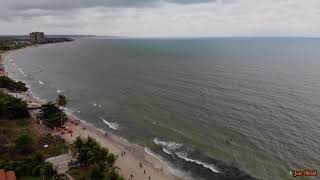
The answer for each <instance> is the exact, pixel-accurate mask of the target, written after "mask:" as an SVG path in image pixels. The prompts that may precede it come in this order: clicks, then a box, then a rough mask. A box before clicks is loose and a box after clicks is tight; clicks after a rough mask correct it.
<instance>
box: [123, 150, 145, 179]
mask: <svg viewBox="0 0 320 180" xmlns="http://www.w3.org/2000/svg"><path fill="white" fill-rule="evenodd" d="M125 154H126V152H125V151H124V152H122V153H121V156H124V155H125ZM139 167H140V168H142V163H141V162H139ZM143 174H146V170H145V169H144V170H143ZM130 179H133V174H130ZM148 180H151V176H150V175H149V177H148Z"/></svg>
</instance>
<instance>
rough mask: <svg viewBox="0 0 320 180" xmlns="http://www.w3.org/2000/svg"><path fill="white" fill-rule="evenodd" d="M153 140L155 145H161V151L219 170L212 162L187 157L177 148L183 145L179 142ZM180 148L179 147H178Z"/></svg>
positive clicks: (212, 169)
mask: <svg viewBox="0 0 320 180" xmlns="http://www.w3.org/2000/svg"><path fill="white" fill-rule="evenodd" d="M153 142H154V143H155V144H156V145H159V146H161V147H162V150H163V152H165V153H167V154H175V155H177V156H178V157H179V158H181V159H184V160H185V161H188V162H193V163H196V164H198V165H202V166H203V167H205V168H208V169H210V170H211V171H213V172H215V173H219V171H218V170H217V168H216V167H215V166H214V165H213V164H208V163H205V162H202V161H198V160H194V159H191V158H188V154H187V153H185V152H179V149H180V148H181V147H182V146H183V145H182V144H180V143H176V142H172V141H171V142H170V141H169V142H166V141H160V140H159V139H158V138H155V139H154V140H153ZM180 150H181V149H180Z"/></svg>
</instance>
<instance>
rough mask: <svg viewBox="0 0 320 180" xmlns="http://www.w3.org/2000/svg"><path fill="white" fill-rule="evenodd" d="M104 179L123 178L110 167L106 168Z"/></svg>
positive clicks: (118, 179) (115, 179)
mask: <svg viewBox="0 0 320 180" xmlns="http://www.w3.org/2000/svg"><path fill="white" fill-rule="evenodd" d="M104 180H125V179H124V177H123V176H120V175H119V173H118V172H117V170H116V168H115V167H110V168H109V169H108V170H107V173H106V175H105V178H104Z"/></svg>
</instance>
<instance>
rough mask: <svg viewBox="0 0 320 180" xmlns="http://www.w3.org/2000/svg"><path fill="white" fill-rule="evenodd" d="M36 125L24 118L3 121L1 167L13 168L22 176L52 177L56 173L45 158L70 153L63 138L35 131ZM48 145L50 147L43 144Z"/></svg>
mask: <svg viewBox="0 0 320 180" xmlns="http://www.w3.org/2000/svg"><path fill="white" fill-rule="evenodd" d="M35 128H37V126H32V123H30V122H28V121H26V120H24V119H15V120H1V121H0V139H1V141H0V169H6V170H13V171H15V172H16V175H17V176H18V178H20V179H24V178H25V177H26V176H27V177H30V178H32V177H40V176H41V179H42V177H43V179H50V178H51V177H52V175H54V176H57V177H58V175H57V172H56V171H55V170H54V169H53V168H52V165H51V164H48V163H45V162H44V159H45V158H48V157H52V156H57V155H60V154H62V153H65V152H67V150H68V147H67V145H66V144H65V142H64V141H63V139H61V138H59V137H57V136H51V135H50V134H47V135H45V134H43V133H45V132H43V133H39V132H37V133H36V132H35V131H36V129H35ZM44 144H48V148H44V147H43V145H44Z"/></svg>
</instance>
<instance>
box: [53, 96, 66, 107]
mask: <svg viewBox="0 0 320 180" xmlns="http://www.w3.org/2000/svg"><path fill="white" fill-rule="evenodd" d="M67 102H68V100H67V97H66V96H65V95H62V94H60V95H59V96H58V98H57V100H56V104H57V105H58V106H59V107H65V106H66V105H67Z"/></svg>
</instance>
